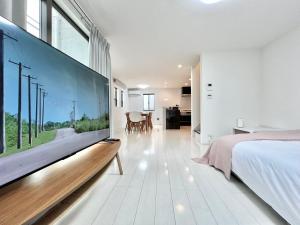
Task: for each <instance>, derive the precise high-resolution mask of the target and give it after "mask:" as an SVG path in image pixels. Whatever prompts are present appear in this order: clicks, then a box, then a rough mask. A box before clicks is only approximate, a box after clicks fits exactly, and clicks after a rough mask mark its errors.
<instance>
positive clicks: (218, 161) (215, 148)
mask: <svg viewBox="0 0 300 225" xmlns="http://www.w3.org/2000/svg"><path fill="white" fill-rule="evenodd" d="M256 140H274V141H300V130H293V131H272V132H261V133H253V134H237V135H228V136H224V137H221V138H219V139H218V140H216V141H214V142H213V143H212V144H211V145H210V147H209V148H208V150H207V152H206V153H205V154H204V155H203V156H202V157H201V158H196V159H194V161H195V162H198V163H202V164H208V165H211V166H214V167H215V168H217V169H220V170H222V171H223V172H224V174H225V176H226V178H228V179H230V174H231V157H232V150H233V148H234V146H235V145H236V144H238V143H240V142H244V141H256Z"/></svg>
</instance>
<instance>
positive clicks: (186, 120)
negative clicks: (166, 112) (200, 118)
mask: <svg viewBox="0 0 300 225" xmlns="http://www.w3.org/2000/svg"><path fill="white" fill-rule="evenodd" d="M191 121H192V117H191V115H186V114H185V115H183V114H182V115H180V125H181V126H191Z"/></svg>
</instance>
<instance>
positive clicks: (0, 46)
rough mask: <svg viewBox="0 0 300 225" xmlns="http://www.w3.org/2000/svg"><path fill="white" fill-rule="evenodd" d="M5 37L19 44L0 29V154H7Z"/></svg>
mask: <svg viewBox="0 0 300 225" xmlns="http://www.w3.org/2000/svg"><path fill="white" fill-rule="evenodd" d="M4 37H7V38H9V39H10V40H13V41H16V42H17V39H15V38H13V37H11V36H9V35H8V34H5V33H4V31H3V30H1V29H0V154H1V153H3V152H5V110H4Z"/></svg>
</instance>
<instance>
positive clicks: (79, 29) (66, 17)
mask: <svg viewBox="0 0 300 225" xmlns="http://www.w3.org/2000/svg"><path fill="white" fill-rule="evenodd" d="M52 8H54V9H55V10H56V11H57V12H58V13H59V14H60V15H61V16H62V17H63V18H64V19H65V20H67V21H68V23H70V25H71V26H72V27H74V28H75V30H77V31H78V33H79V34H80V35H81V36H82V37H83V38H84V39H85V40H87V42H89V36H88V35H87V34H86V33H84V31H83V30H82V29H81V28H80V27H79V26H78V25H77V24H76V23H75V22H74V20H72V19H71V17H70V16H69V15H68V14H67V13H66V12H65V11H64V10H63V9H62V8H61V7H60V6H59V5H58V4H57V3H56V2H55V1H53V2H52ZM52 8H51V10H52ZM51 23H52V21H51ZM51 33H52V30H51Z"/></svg>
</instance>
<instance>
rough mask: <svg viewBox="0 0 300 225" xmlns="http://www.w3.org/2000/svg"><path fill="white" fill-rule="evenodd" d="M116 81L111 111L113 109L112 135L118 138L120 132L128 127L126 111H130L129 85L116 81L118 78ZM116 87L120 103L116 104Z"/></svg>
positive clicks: (113, 87) (113, 86) (113, 85)
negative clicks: (122, 97) (122, 95)
mask: <svg viewBox="0 0 300 225" xmlns="http://www.w3.org/2000/svg"><path fill="white" fill-rule="evenodd" d="M113 80H114V82H112V88H111V91H112V94H111V96H112V100H111V111H112V115H111V116H112V118H111V120H112V137H114V138H116V137H118V135H119V134H120V132H123V131H124V129H125V127H126V115H125V114H126V112H128V91H127V87H126V86H125V85H124V84H123V85H122V83H120V81H118V82H115V81H116V80H115V79H113ZM115 87H116V88H117V89H118V98H119V100H118V105H117V106H115V101H114V93H115ZM121 91H123V92H124V104H123V107H121V98H120V96H121Z"/></svg>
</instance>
